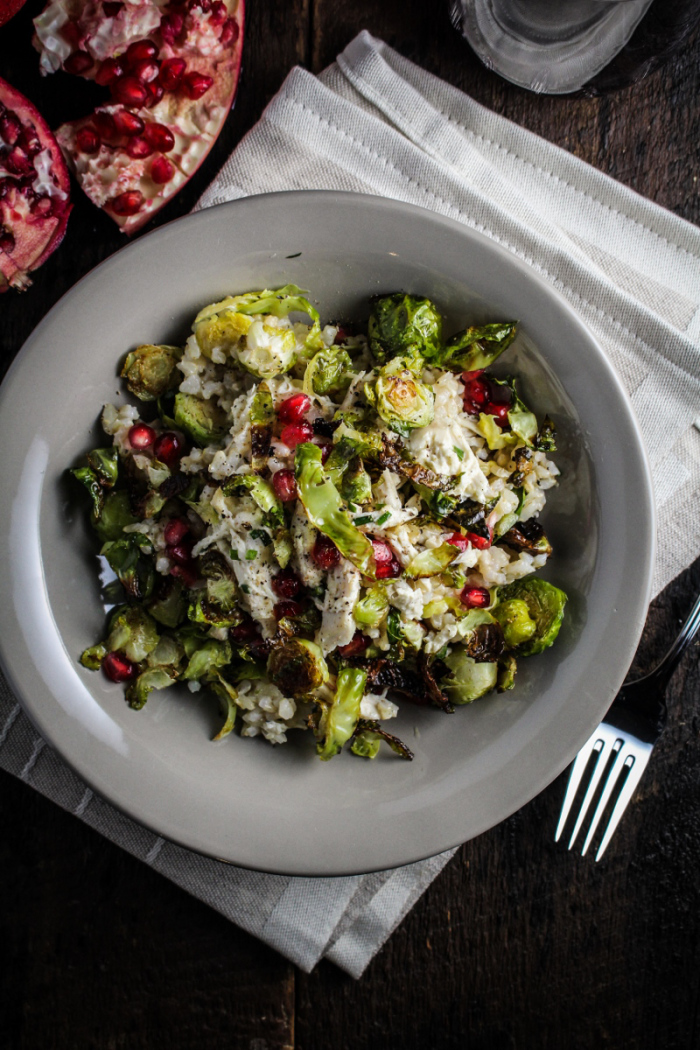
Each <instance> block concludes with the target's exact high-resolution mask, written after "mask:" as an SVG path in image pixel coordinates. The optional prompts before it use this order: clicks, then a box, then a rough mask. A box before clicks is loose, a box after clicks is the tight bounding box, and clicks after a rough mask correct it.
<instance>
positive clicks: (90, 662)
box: [80, 642, 107, 671]
mask: <svg viewBox="0 0 700 1050" xmlns="http://www.w3.org/2000/svg"><path fill="white" fill-rule="evenodd" d="M106 655H107V648H106V646H105V645H103V643H102V642H98V644H97V645H91V646H90V648H89V649H85V650H84V652H82V653H81V654H80V662H81V664H82V665H83V667H87V669H88V670H89V671H98V670H99V669H100V667H101V666H102V661H103V660H104V658H105V656H106Z"/></svg>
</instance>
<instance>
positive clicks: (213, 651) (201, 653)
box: [182, 638, 232, 681]
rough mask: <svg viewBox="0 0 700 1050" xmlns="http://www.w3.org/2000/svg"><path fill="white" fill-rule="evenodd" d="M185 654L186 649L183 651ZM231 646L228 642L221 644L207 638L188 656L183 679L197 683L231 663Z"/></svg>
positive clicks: (216, 640) (214, 639)
mask: <svg viewBox="0 0 700 1050" xmlns="http://www.w3.org/2000/svg"><path fill="white" fill-rule="evenodd" d="M185 651H186V652H187V647H186V649H185ZM231 657H232V652H231V646H230V644H229V642H221V641H219V640H218V639H216V638H207V639H206V640H205V641H204V642H203V643H202V644H201V645H199V646H198V647H197V648H196V649H195V650H194V652H193V653H192V654H191V655H190V656H189V660H188V663H187V667H186V668H185V670H184V673H183V676H182V677H183V678H186V679H188V680H191V681H199V679H200V678H206V677H207V676H208V675H213V674H214V673H215V672H216V671H218V670H219V668H221V667H226V665H227V664H230V663H231Z"/></svg>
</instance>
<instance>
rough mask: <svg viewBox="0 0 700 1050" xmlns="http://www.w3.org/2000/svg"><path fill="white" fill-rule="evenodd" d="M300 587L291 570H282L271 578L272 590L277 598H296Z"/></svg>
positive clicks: (295, 575) (298, 580)
mask: <svg viewBox="0 0 700 1050" xmlns="http://www.w3.org/2000/svg"><path fill="white" fill-rule="evenodd" d="M302 586H303V584H302V582H301V580H300V579H299V577H298V576H297V574H296V573H295V572H292V570H291V569H282V571H281V572H278V573H277V575H276V576H273V577H272V589H273V591H274V592H275V594H276V595H277V597H278V598H287V599H288V598H296V596H297V594H298V593H299V591H300V590H301V589H302Z"/></svg>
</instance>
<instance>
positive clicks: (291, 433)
mask: <svg viewBox="0 0 700 1050" xmlns="http://www.w3.org/2000/svg"><path fill="white" fill-rule="evenodd" d="M313 436H314V430H313V427H312V426H311V424H310V423H289V424H288V425H287V426H286V427H283V428H282V433H281V434H280V441H281V442H282V444H283V445H286V446H287V448H296V447H297V445H303V444H304V443H305V442H307V441H311V438H312V437H313Z"/></svg>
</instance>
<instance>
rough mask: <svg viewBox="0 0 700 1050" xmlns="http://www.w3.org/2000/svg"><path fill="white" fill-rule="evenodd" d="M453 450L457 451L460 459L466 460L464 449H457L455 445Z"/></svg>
mask: <svg viewBox="0 0 700 1050" xmlns="http://www.w3.org/2000/svg"><path fill="white" fill-rule="evenodd" d="M452 448H453V449H454V450H455V452H456V453H457V455H458V456H459V458H460V459H464V449H463V448H457V446H456V445H453V446H452Z"/></svg>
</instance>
